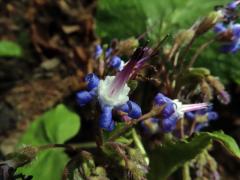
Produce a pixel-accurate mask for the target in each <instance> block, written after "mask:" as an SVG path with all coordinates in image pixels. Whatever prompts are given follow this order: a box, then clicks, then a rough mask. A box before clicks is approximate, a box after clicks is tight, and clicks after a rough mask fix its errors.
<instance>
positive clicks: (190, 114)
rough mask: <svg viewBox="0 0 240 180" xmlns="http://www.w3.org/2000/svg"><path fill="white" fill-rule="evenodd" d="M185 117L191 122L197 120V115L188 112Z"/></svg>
mask: <svg viewBox="0 0 240 180" xmlns="http://www.w3.org/2000/svg"><path fill="white" fill-rule="evenodd" d="M184 117H185V118H186V119H187V120H189V121H193V120H194V119H195V114H194V113H193V112H186V113H185V114H184Z"/></svg>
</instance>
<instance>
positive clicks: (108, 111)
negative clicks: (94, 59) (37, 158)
mask: <svg viewBox="0 0 240 180" xmlns="http://www.w3.org/2000/svg"><path fill="white" fill-rule="evenodd" d="M151 53H152V51H151V50H150V49H149V48H147V47H140V48H137V50H136V51H135V52H134V54H133V55H132V57H131V58H130V60H129V61H128V62H127V64H126V65H125V66H124V68H123V69H122V70H121V71H119V72H118V73H117V74H116V76H106V77H105V79H104V80H100V79H99V78H98V77H97V76H96V75H95V74H89V75H87V76H86V78H85V81H86V83H87V89H88V91H86V90H85V91H80V92H78V93H77V95H76V98H77V102H78V104H79V105H80V106H84V105H86V104H87V103H89V102H90V101H92V100H93V99H94V98H95V99H97V100H98V102H99V104H100V107H101V110H102V113H101V115H100V118H99V126H100V127H101V128H103V129H106V130H109V131H110V130H112V129H113V128H114V121H113V119H112V112H113V110H114V111H121V112H123V119H125V120H127V119H137V118H139V117H140V116H141V115H142V111H141V108H140V107H139V106H138V105H137V104H136V103H135V102H133V101H130V100H129V96H128V94H129V91H130V88H129V87H128V85H127V82H128V80H129V79H130V78H131V77H133V76H134V75H135V74H136V73H137V71H138V70H140V69H141V67H142V66H143V64H144V62H145V61H147V60H148V59H149V58H150V57H151V56H152V54H151Z"/></svg>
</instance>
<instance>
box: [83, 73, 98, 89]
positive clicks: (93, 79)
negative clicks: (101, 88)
mask: <svg viewBox="0 0 240 180" xmlns="http://www.w3.org/2000/svg"><path fill="white" fill-rule="evenodd" d="M85 81H86V83H87V88H88V90H92V89H93V88H96V87H97V86H98V84H99V81H100V80H99V78H98V77H97V76H96V75H95V74H94V73H91V74H88V75H87V76H86V77H85Z"/></svg>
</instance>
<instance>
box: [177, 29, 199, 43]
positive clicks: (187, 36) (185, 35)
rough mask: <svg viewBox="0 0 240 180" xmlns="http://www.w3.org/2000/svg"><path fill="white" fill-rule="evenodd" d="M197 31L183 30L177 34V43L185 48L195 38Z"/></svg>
mask: <svg viewBox="0 0 240 180" xmlns="http://www.w3.org/2000/svg"><path fill="white" fill-rule="evenodd" d="M194 35H195V31H194V30H193V29H191V28H190V29H187V30H182V31H180V32H179V33H177V35H176V38H175V42H176V44H178V45H180V46H185V45H186V44H188V43H189V42H190V41H191V40H192V39H193V37H194Z"/></svg>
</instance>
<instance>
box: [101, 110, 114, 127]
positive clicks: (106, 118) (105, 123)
mask: <svg viewBox="0 0 240 180" xmlns="http://www.w3.org/2000/svg"><path fill="white" fill-rule="evenodd" d="M99 126H100V128H103V129H106V130H109V129H111V127H112V108H111V107H109V106H105V107H103V109H102V113H101V115H100V118H99Z"/></svg>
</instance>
